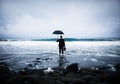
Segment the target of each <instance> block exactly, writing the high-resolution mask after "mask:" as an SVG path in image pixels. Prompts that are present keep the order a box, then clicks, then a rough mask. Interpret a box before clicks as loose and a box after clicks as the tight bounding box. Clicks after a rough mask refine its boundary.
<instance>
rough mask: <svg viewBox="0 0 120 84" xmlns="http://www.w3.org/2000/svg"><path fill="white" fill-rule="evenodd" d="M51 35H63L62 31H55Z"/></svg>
mask: <svg viewBox="0 0 120 84" xmlns="http://www.w3.org/2000/svg"><path fill="white" fill-rule="evenodd" d="M52 34H57V35H59V34H64V33H63V32H62V31H60V30H55V31H54V32H53V33H52Z"/></svg>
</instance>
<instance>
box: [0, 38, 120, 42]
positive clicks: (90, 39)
mask: <svg viewBox="0 0 120 84" xmlns="http://www.w3.org/2000/svg"><path fill="white" fill-rule="evenodd" d="M64 39H65V41H120V38H64ZM56 40H57V39H56V38H44V39H0V41H56Z"/></svg>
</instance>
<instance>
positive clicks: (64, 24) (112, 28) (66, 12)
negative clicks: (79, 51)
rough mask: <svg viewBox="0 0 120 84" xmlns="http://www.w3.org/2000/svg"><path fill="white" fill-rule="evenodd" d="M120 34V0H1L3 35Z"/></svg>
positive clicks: (114, 35)
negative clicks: (57, 32)
mask: <svg viewBox="0 0 120 84" xmlns="http://www.w3.org/2000/svg"><path fill="white" fill-rule="evenodd" d="M58 29H59V30H62V31H63V32H64V33H65V35H64V37H77V38H84V37H87V38H92V37H120V33H119V32H120V0H0V37H41V38H42V37H55V35H52V32H53V31H54V30H58Z"/></svg>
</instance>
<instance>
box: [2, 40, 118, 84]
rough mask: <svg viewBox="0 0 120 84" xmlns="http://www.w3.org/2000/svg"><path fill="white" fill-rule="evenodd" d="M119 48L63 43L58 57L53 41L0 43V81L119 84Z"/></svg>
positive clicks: (112, 44)
mask: <svg viewBox="0 0 120 84" xmlns="http://www.w3.org/2000/svg"><path fill="white" fill-rule="evenodd" d="M119 44H120V41H73V42H69V41H67V42H66V51H65V53H64V54H63V55H59V53H58V44H57V43H56V42H55V41H28V40H27V41H0V70H1V71H0V72H1V73H0V74H1V76H0V81H1V83H2V84H41V83H42V84H119V83H118V82H119V78H120V74H119V70H120V68H119V67H120V65H119V64H120V61H119V60H120V45H119ZM74 64H75V66H74ZM76 64H77V66H76ZM71 65H72V66H71ZM69 66H70V68H68V67H69ZM116 66H117V67H116Z"/></svg>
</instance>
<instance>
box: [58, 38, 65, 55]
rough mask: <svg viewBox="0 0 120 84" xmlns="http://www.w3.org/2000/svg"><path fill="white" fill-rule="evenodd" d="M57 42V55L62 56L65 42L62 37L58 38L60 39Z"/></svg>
mask: <svg viewBox="0 0 120 84" xmlns="http://www.w3.org/2000/svg"><path fill="white" fill-rule="evenodd" d="M57 42H59V44H58V46H59V54H61V53H62V54H63V53H64V50H65V41H64V39H63V38H62V36H60V39H58V40H57Z"/></svg>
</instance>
